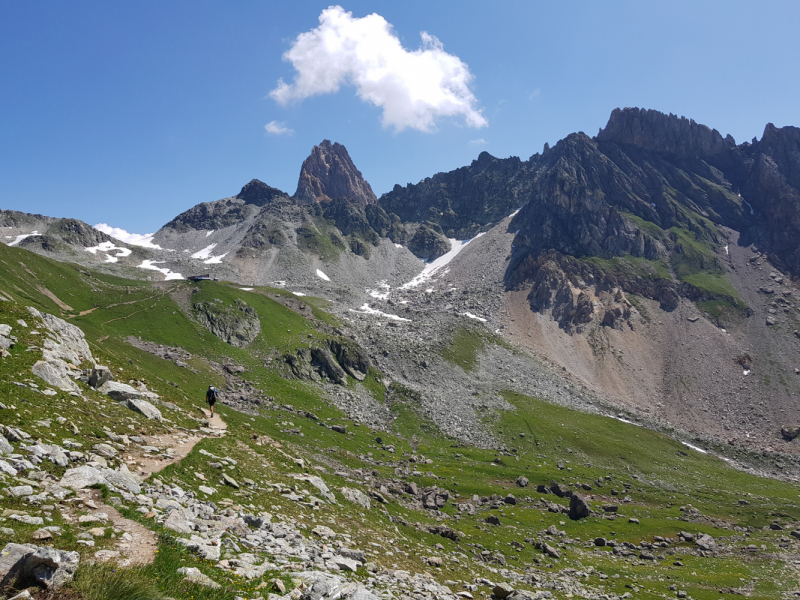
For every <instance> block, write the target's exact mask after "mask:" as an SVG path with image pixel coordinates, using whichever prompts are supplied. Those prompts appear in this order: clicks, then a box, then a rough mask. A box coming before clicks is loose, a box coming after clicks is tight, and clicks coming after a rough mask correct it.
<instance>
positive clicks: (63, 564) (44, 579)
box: [22, 546, 81, 590]
mask: <svg viewBox="0 0 800 600" xmlns="http://www.w3.org/2000/svg"><path fill="white" fill-rule="evenodd" d="M80 558H81V557H80V555H79V554H78V553H77V552H66V551H64V550H57V549H55V548H48V547H46V546H43V547H40V548H38V549H37V550H36V552H34V553H33V554H32V555H31V556H29V557H28V558H27V559H26V560H25V567H24V570H23V574H22V577H24V578H25V577H30V578H32V579H33V580H34V581H36V583H38V584H39V585H43V586H44V587H46V588H47V589H50V590H57V589H59V588H60V587H61V586H63V585H64V584H65V583H68V582H70V581H72V578H73V577H74V575H75V571H76V570H77V568H78V563H79V562H80Z"/></svg>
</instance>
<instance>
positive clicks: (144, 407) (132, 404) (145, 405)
mask: <svg viewBox="0 0 800 600" xmlns="http://www.w3.org/2000/svg"><path fill="white" fill-rule="evenodd" d="M127 405H128V408H130V409H131V410H132V411H134V412H138V413H140V414H142V415H144V416H145V417H147V418H148V419H151V420H153V421H159V422H161V421H163V420H164V417H162V416H161V411H160V410H158V409H157V408H156V407H155V406H153V405H152V404H150V403H149V402H148V401H147V400H137V399H135V398H128V402H127Z"/></svg>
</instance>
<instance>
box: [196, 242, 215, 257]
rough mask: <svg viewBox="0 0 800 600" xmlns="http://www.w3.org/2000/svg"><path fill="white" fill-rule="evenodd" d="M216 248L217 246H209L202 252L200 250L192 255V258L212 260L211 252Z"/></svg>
mask: <svg viewBox="0 0 800 600" xmlns="http://www.w3.org/2000/svg"><path fill="white" fill-rule="evenodd" d="M216 247H217V245H216V244H209V245H208V246H206V247H205V248H203V249H202V250H198V251H197V252H195V253H194V254H192V258H200V259H202V260H205V259H207V258H210V257H211V251H212V250H213V249H214V248H216Z"/></svg>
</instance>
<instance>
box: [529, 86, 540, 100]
mask: <svg viewBox="0 0 800 600" xmlns="http://www.w3.org/2000/svg"><path fill="white" fill-rule="evenodd" d="M541 93H542V90H540V89H539V88H536V89H535V90H533V91H532V92H531V93H530V94H528V100H533V99H535V98H538V97H539V94H541Z"/></svg>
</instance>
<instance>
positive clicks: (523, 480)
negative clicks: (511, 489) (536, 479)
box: [516, 475, 530, 487]
mask: <svg viewBox="0 0 800 600" xmlns="http://www.w3.org/2000/svg"><path fill="white" fill-rule="evenodd" d="M529 483H530V481H528V478H527V477H525V476H524V475H520V476H519V477H517V481H516V484H517V487H528V484H529Z"/></svg>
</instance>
